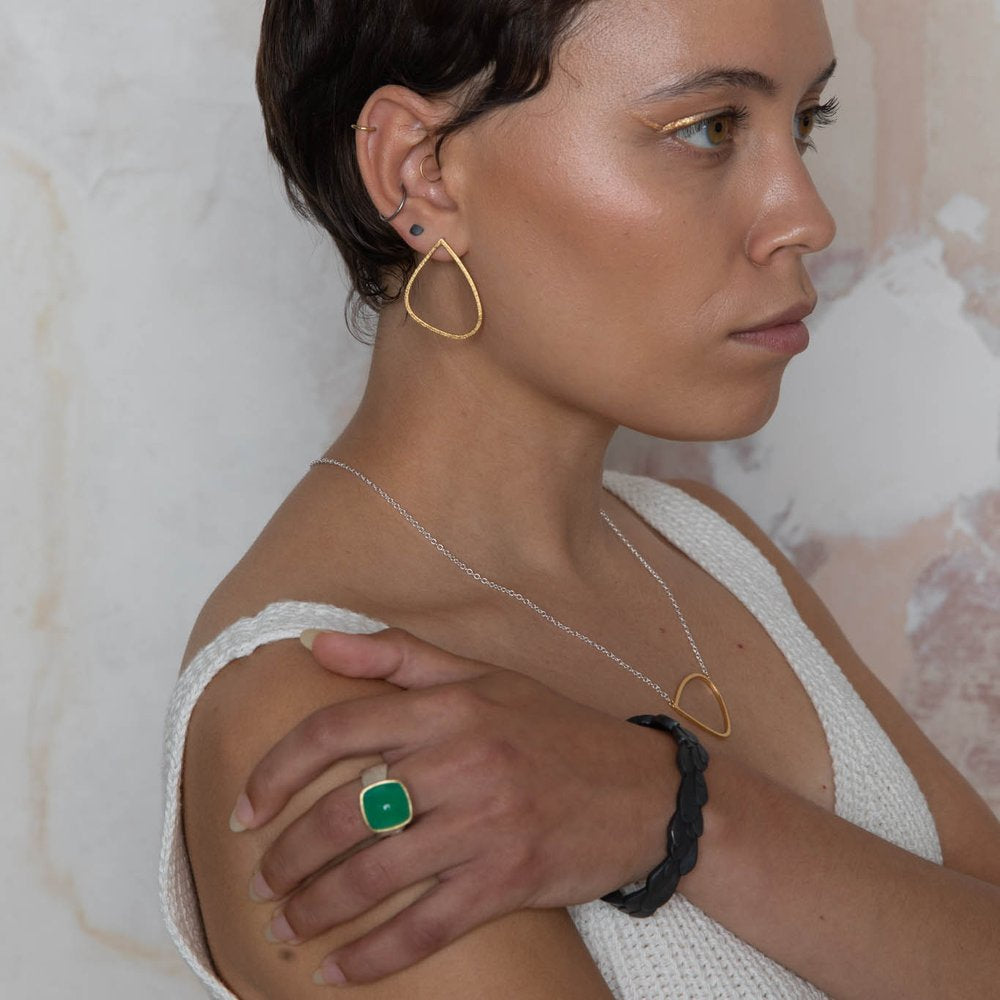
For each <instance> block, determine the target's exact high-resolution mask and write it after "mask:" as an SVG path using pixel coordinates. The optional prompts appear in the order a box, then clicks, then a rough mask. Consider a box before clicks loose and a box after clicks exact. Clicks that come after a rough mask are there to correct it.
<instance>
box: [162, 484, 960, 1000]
mask: <svg viewBox="0 0 1000 1000" xmlns="http://www.w3.org/2000/svg"><path fill="white" fill-rule="evenodd" d="M604 481H605V485H606V487H607V488H608V489H609V490H610V491H611V492H612V493H614V494H615V495H617V496H618V497H620V498H621V500H623V501H624V502H625V503H627V504H628V505H629V506H630V507H632V508H633V509H634V510H635V511H636V513H637V514H638V515H639V516H640V517H642V518H643V519H644V520H645V521H646V522H647V523H648V524H649V525H650V526H651V527H652V528H654V529H655V530H657V531H658V532H659V533H660V534H661V535H663V537H664V538H666V539H667V540H668V541H669V542H671V543H672V544H673V545H675V546H676V547H677V548H678V549H680V550H681V551H682V552H684V553H685V554H686V555H687V556H688V557H689V558H691V559H692V560H693V561H694V562H695V563H697V564H698V565H699V566H701V567H702V568H703V569H704V570H705V571H706V572H707V573H709V574H710V575H711V576H712V577H714V578H715V579H716V580H717V581H718V582H719V583H720V584H722V585H723V586H724V587H726V588H727V589H728V590H729V591H730V592H731V593H732V594H733V595H734V596H735V597H736V598H737V599H738V600H740V601H741V602H742V603H743V604H744V605H745V606H746V608H747V610H748V611H749V612H750V613H751V614H752V615H753V616H754V618H756V619H757V621H758V622H759V623H760V624H761V626H762V627H763V628H764V630H765V631H766V632H767V634H768V635H769V636H770V637H771V639H772V640H773V641H774V643H775V645H776V646H777V647H778V649H779V650H780V651H781V652H782V654H783V655H784V656H785V658H786V659H787V661H788V663H789V666H790V667H791V669H792V670H793V671H794V672H795V674H796V676H797V677H798V678H799V680H800V681H801V683H802V685H803V687H804V688H805V691H806V693H807V694H808V696H809V698H810V699H811V700H812V702H813V704H814V706H815V707H816V711H817V714H818V715H819V719H820V722H821V723H822V726H823V729H824V731H825V733H826V738H827V743H828V744H829V749H830V757H831V760H832V763H833V775H834V791H835V811H836V814H837V815H838V816H840V817H842V818H843V819H846V820H848V821H849V822H851V823H854V824H855V825H857V826H859V827H861V828H863V829H865V830H868V831H869V832H871V833H874V834H876V835H877V836H879V837H882V838H883V839H885V840H888V841H890V842H891V843H893V844H896V845H897V846H899V847H902V848H904V849H905V850H907V851H910V852H912V853H913V854H916V855H919V856H920V857H922V858H925V859H926V860H929V861H933V862H935V863H938V864H940V863H941V847H940V843H939V841H938V836H937V830H936V827H935V825H934V820H933V817H932V816H931V813H930V810H929V808H928V806H927V802H926V800H925V799H924V796H923V794H922V792H921V791H920V788H919V786H918V785H917V782H916V780H915V779H914V777H913V775H912V773H911V772H910V770H909V768H908V767H907V766H906V764H905V763H904V762H903V759H902V758H901V757H900V755H899V753H898V752H897V750H896V748H895V747H894V746H893V744H892V742H891V741H890V740H889V738H888V736H887V735H886V734H885V732H884V731H883V730H882V728H881V726H880V725H879V724H878V722H877V721H876V720H875V717H874V716H873V715H872V714H871V712H870V711H869V710H868V708H867V707H866V706H865V704H864V702H863V701H862V700H861V698H860V697H859V696H858V694H857V692H855V690H854V688H853V687H852V686H851V684H850V682H849V681H848V680H847V678H846V677H845V676H844V675H843V673H842V672H841V670H840V668H839V667H838V666H837V664H836V663H835V662H834V661H833V659H832V658H831V657H830V655H829V654H828V653H827V652H826V650H825V649H824V648H823V646H822V644H821V643H820V642H819V640H818V639H817V638H816V636H815V635H813V633H812V632H811V631H810V630H809V628H808V627H807V626H806V624H805V623H804V622H803V621H802V619H801V617H800V616H799V614H798V612H797V611H796V609H795V606H794V605H793V603H792V600H791V598H790V597H789V595H788V592H787V590H786V589H785V586H784V584H783V583H782V581H781V578H780V577H779V575H778V572H777V570H775V568H774V567H773V566H772V565H771V563H769V562H768V561H767V559H766V558H765V557H764V555H763V554H762V553H761V551H760V550H759V549H758V548H757V547H756V546H755V545H754V544H753V543H752V542H750V541H749V539H747V538H746V537H745V536H744V535H742V534H741V533H740V532H739V531H737V530H736V529H735V528H734V527H733V526H732V525H731V524H729V522H728V521H726V520H725V519H724V518H722V517H721V516H719V515H718V514H717V513H715V511H713V510H712V509H711V508H709V507H706V506H705V505H704V504H702V503H700V502H699V501H698V500H695V499H694V498H693V497H691V496H689V495H688V494H687V493H684V492H683V491H682V490H679V489H677V488H675V487H672V486H668V485H665V484H663V483H659V482H656V481H654V480H650V479H646V478H643V477H639V476H629V475H625V474H623V473H614V472H608V473H606V474H605V480H604ZM385 627H386V626H385V625H384V624H383V623H382V622H378V621H375V620H374V619H372V618H368V617H365V616H364V615H359V614H357V613H355V612H352V611H347V610H345V609H343V608H337V607H333V606H332V605H326V604H306V603H300V602H282V603H277V604H271V605H269V606H268V607H266V608H265V609H264V610H263V611H261V612H260V614H258V615H256V616H255V617H253V618H244V619H241V620H240V621H238V622H236V623H235V624H233V625H231V626H230V627H229V628H227V629H226V630H225V631H224V632H223V633H222V634H221V635H219V636H218V637H217V638H216V639H215V640H214V641H213V642H211V643H209V645H207V646H206V647H205V648H204V649H202V650H201V651H200V652H199V653H198V654H197V655H196V656H195V657H194V659H193V660H192V661H191V663H190V664H189V666H188V668H187V669H186V670H185V671H184V673H183V674H182V675H181V677H180V679H179V681H178V683H177V686H176V688H175V690H174V694H173V697H172V699H171V702H170V707H169V710H168V714H167V720H166V744H165V754H164V786H165V817H164V827H163V842H162V849H161V854H160V895H161V902H162V906H163V913H164V919H165V920H166V924H167V928H168V930H169V932H170V935H171V937H172V938H173V940H174V943H175V944H176V946H177V948H178V950H179V951H180V953H181V955H182V956H183V957H184V959H185V961H187V963H188V965H189V966H190V967H191V969H192V970H193V971H194V973H195V975H196V976H197V977H198V978H199V979H200V980H201V982H202V983H203V984H204V986H205V989H206V991H207V992H208V995H209V996H211V997H216V998H220V1000H221V998H225V1000H230V998H234V997H235V994H233V993H232V992H230V990H229V989H228V988H227V987H226V986H225V984H224V983H223V982H222V981H221V980H220V979H219V978H218V977H217V976H216V974H215V972H214V970H213V968H212V961H211V957H210V955H209V952H208V947H207V944H206V941H205V933H204V928H203V925H202V921H201V915H200V912H199V910H198V901H197V896H196V894H195V887H194V879H193V877H192V873H191V866H190V862H189V860H188V855H187V850H186V848H185V844H184V834H183V828H182V825H181V770H182V763H183V757H184V743H185V738H186V735H187V728H188V724H189V721H190V718H191V713H192V711H193V709H194V706H195V704H196V702H197V701H198V698H199V697H200V695H201V693H202V692H203V691H204V690H205V688H206V687H207V686H208V684H209V682H210V681H211V680H212V678H213V677H215V675H216V674H217V673H218V672H219V671H220V670H222V668H223V667H225V666H226V665H227V664H228V663H231V662H232V661H234V660H239V659H240V658H242V657H246V656H249V655H250V654H251V653H253V651H254V650H255V649H257V648H259V647H260V646H263V645H265V644H267V643H269V642H276V641H278V640H281V639H292V638H296V637H298V635H299V634H300V633H301V632H302V631H303V630H305V629H307V628H316V629H336V630H340V631H347V632H359V633H360V632H375V631H378V630H379V629H382V628H385ZM237 669H238V667H237ZM708 778H709V784H711V769H710V770H709V774H708ZM682 885H683V883H682ZM570 915H571V916H572V918H573V921H574V923H575V924H576V927H577V930H578V931H579V932H580V935H581V936H582V938H583V940H584V942H585V944H586V945H587V948H588V949H589V950H590V953H591V955H592V956H593V958H594V961H595V962H596V964H597V966H598V968H599V969H600V971H601V974H602V975H603V976H604V978H605V980H606V981H607V983H608V986H609V987H610V989H611V992H612V993H613V994H614V996H615V997H616V998H618V1000H658V998H668V997H669V998H670V1000H737V998H739V1000H806V998H809V1000H812V998H818V997H823V996H825V994H823V993H822V992H821V991H820V990H818V989H817V988H816V987H815V986H813V985H812V984H810V983H808V982H806V981H805V980H803V979H801V978H800V977H799V976H797V975H795V973H793V972H791V971H789V970H788V969H786V968H784V967H783V966H781V965H779V964H777V963H776V962H774V961H772V960H771V959H770V958H768V957H767V956H766V955H763V954H762V953H761V952H759V951H757V950H756V949H755V948H752V947H751V946H750V945H748V944H746V943H745V942H744V941H742V940H741V939H740V938H738V937H736V936H735V935H734V934H732V933H731V932H730V931H728V930H726V928H724V927H723V926H722V925H721V924H718V923H717V922H716V921H714V920H712V919H711V918H710V917H708V916H707V915H706V914H704V913H703V912H702V911H701V910H699V909H698V908H697V907H696V906H694V905H693V904H691V903H690V902H688V900H686V899H685V898H684V897H683V896H682V895H681V894H679V893H678V894H676V895H675V896H674V897H673V899H671V900H670V902H669V903H668V904H667V905H666V906H664V907H663V908H661V909H660V910H659V911H658V912H657V913H656V914H655V915H654V916H652V917H650V918H647V919H642V920H639V919H634V918H632V917H628V916H626V915H625V914H623V913H621V912H619V911H618V910H616V909H614V908H613V907H611V906H609V905H608V904H606V903H603V902H600V901H595V902H593V903H587V904H585V905H582V906H575V907H571V908H570Z"/></svg>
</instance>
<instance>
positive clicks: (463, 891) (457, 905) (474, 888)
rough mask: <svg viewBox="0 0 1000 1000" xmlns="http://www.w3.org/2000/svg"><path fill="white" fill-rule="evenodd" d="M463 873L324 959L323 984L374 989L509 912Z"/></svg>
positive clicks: (318, 978) (320, 972)
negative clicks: (371, 985) (375, 984)
mask: <svg viewBox="0 0 1000 1000" xmlns="http://www.w3.org/2000/svg"><path fill="white" fill-rule="evenodd" d="M508 909H509V908H502V907H500V906H498V905H497V901H496V900H494V899H491V897H490V894H489V893H484V892H483V891H482V887H481V886H480V885H479V884H478V882H477V880H476V879H475V878H473V877H471V875H469V874H466V873H463V874H460V875H456V876H454V877H453V878H450V879H448V880H447V881H445V882H442V883H441V884H440V885H438V886H436V887H435V888H433V889H431V890H429V891H428V892H427V893H425V894H424V895H423V896H421V897H420V899H418V900H417V901H416V902H415V903H413V904H411V905H410V906H408V907H406V909H404V910H402V911H401V912H400V913H399V914H398V915H397V916H395V917H393V918H392V920H390V921H388V922H387V923H385V924H382V925H381V926H380V927H378V928H376V929H375V930H374V931H371V932H370V933H369V934H366V935H365V936H364V937H362V938H359V939H358V940H357V941H353V942H352V943H351V944H349V945H345V946H344V947H343V948H338V949H337V950H336V951H334V952H332V953H331V954H330V955H328V956H327V958H326V959H324V961H323V964H322V965H321V966H320V968H319V970H318V971H317V973H316V982H317V983H328V984H331V985H343V984H344V983H369V982H375V981H376V980H378V979H384V978H385V977H386V976H390V975H392V974H393V973H394V972H400V971H401V970H403V969H407V968H409V967H410V966H411V965H414V964H415V963H417V962H419V961H420V960H421V959H424V958H427V956H428V955H433V954H434V953H435V952H437V951H440V950H441V949H442V948H444V947H445V946H446V945H448V944H450V943H451V942H452V941H455V940H456V939H457V938H460V937H461V936H462V935H463V934H467V933H468V932H469V931H471V930H472V929H473V928H475V927H478V926H479V925H480V924H484V923H486V921H487V920H490V919H492V918H493V917H495V916H498V915H499V914H500V913H504V912H507V911H508Z"/></svg>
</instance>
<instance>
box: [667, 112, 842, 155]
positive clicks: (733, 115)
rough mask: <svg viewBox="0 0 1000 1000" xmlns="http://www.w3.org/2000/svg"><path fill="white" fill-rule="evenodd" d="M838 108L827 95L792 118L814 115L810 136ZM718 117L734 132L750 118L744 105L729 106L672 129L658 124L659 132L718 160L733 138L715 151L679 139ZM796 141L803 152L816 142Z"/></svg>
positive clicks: (829, 120) (834, 115) (833, 119)
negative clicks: (827, 98) (818, 102)
mask: <svg viewBox="0 0 1000 1000" xmlns="http://www.w3.org/2000/svg"><path fill="white" fill-rule="evenodd" d="M839 110H840V101H839V99H838V98H836V97H832V98H830V100H828V101H827V102H826V103H825V104H815V105H813V106H812V107H809V108H803V109H802V110H801V111H799V112H797V113H796V116H795V120H796V122H799V121H800V120H801V119H803V118H804V117H806V116H807V115H811V116H812V118H813V127H812V129H811V130H810V135H811V134H812V131H813V130H815V129H817V128H825V127H826V126H828V125H832V124H834V122H836V120H837V113H838V111H839ZM719 119H724V120H727V121H728V122H729V123H730V125H731V126H732V129H733V132H734V133H735V132H738V131H739V130H740V129H742V128H744V127H745V126H746V124H747V122H748V121H749V120H750V110H749V108H747V107H745V106H731V107H728V108H725V109H724V110H722V111H717V112H715V114H710V115H706V116H705V117H704V118H700V119H698V120H697V121H694V122H691V123H690V124H688V125H685V126H683V127H682V128H679V129H671V130H669V131H668V129H669V126H666V127H664V126H660V129H659V130H660V131H661V132H663V133H664V135H665V137H666V138H667V139H669V140H671V141H673V142H680V143H681V144H682V145H684V146H686V147H687V148H688V149H689V150H691V151H692V152H693V153H694V154H695V155H696V156H711V157H713V158H715V159H721V158H722V157H724V156H726V155H728V153H729V147H730V145H731V143H732V137H731V136H730V138H728V139H727V140H726V141H725V142H723V143H720V145H719V147H718V148H717V149H714V150H707V149H704V148H701V149H698V148H697V147H694V146H693V145H691V144H690V143H687V142H685V140H684V139H682V138H680V136H681V135H683V134H684V133H685V132H689V133H690V134H692V135H694V134H696V132H697V130H699V129H701V128H703V127H704V126H705V124H706V123H708V122H713V121H717V120H719ZM796 141H797V142H798V143H799V145H800V146H801V147H802V148H803V151H805V150H807V149H813V150H814V149H815V148H816V144H815V143H814V142H813V141H812V139H811V138H809V137H808V136H807V137H806V138H805V139H800V138H798V137H796Z"/></svg>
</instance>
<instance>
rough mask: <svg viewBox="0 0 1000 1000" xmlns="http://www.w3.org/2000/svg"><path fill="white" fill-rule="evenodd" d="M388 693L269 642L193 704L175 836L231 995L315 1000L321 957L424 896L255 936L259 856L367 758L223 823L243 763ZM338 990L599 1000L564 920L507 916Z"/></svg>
mask: <svg viewBox="0 0 1000 1000" xmlns="http://www.w3.org/2000/svg"><path fill="white" fill-rule="evenodd" d="M388 689H389V686H388V685H385V684H382V683H381V682H371V681H354V680H348V679H346V678H341V677H336V676H334V675H332V674H330V673H328V672H327V671H325V670H323V669H322V668H320V667H319V666H318V665H317V664H316V663H315V662H314V661H313V660H312V658H311V657H310V656H309V654H308V653H307V652H306V650H304V649H303V648H302V646H301V645H300V644H299V643H298V642H280V643H274V644H272V645H270V646H266V647H263V648H262V649H260V650H258V651H257V652H256V653H254V654H253V655H252V656H250V657H248V658H247V659H245V660H240V661H237V662H236V663H234V664H231V665H230V666H228V667H227V668H225V669H224V670H223V671H222V672H221V673H220V674H219V675H218V676H217V677H216V678H215V679H214V680H213V681H212V683H211V684H210V685H209V687H208V688H207V689H206V691H205V693H204V694H203V696H202V698H201V700H200V701H199V703H198V705H197V706H196V709H195V712H194V715H193V717H192V720H191V726H190V729H189V733H188V742H187V746H186V751H185V760H184V783H183V788H184V803H183V807H184V829H185V836H186V840H187V847H188V851H189V854H190V857H191V864H192V868H193V870H194V875H195V882H196V885H197V889H198V898H199V903H200V906H201V911H202V916H203V919H204V923H205V928H206V933H207V937H208V942H209V946H210V949H211V952H212V956H213V960H214V962H215V965H216V968H217V970H218V972H219V974H220V975H221V977H222V978H223V979H224V980H225V981H226V982H227V984H228V985H229V987H230V989H231V990H232V991H233V992H234V993H236V994H237V995H239V996H240V997H243V998H247V1000H249V998H267V1000H284V998H289V1000H291V998H293V997H294V998H300V997H302V996H311V995H314V993H315V991H316V989H317V987H316V986H315V985H314V984H313V982H312V975H313V973H314V971H315V970H316V969H317V968H318V967H319V965H320V962H321V961H322V959H323V958H324V957H325V956H326V955H327V954H328V953H329V952H330V951H331V950H332V949H334V948H336V947H338V946H339V945H342V944H344V943H345V942H347V941H350V940H354V939H355V938H357V937H359V936H360V935H361V934H362V933H364V931H365V930H366V929H367V928H369V927H372V926H375V925H376V924H378V923H380V922H382V921H384V920H385V919H387V918H388V917H389V916H391V915H393V914H394V913H396V912H398V911H399V910H401V909H402V908H403V907H405V906H406V905H407V904H408V903H409V902H411V901H413V900H414V899H415V898H417V896H419V895H420V894H421V893H422V892H423V891H425V889H426V886H417V887H413V888H411V889H410V890H408V891H407V892H405V893H401V894H399V895H398V896H396V897H394V898H393V899H391V900H388V901H386V902H385V903H384V904H382V905H381V906H379V907H378V908H376V910H374V911H372V912H371V913H369V914H367V915H366V916H365V917H363V918H360V919H359V920H357V921H354V922H352V923H350V924H346V925H343V926H340V927H337V928H334V929H333V930H331V931H330V932H328V933H327V934H325V935H323V936H322V937H320V938H318V939H316V940H314V941H310V942H306V943H305V944H302V945H299V946H297V947H288V946H276V945H272V944H270V943H268V942H267V941H266V940H265V938H264V935H263V932H264V928H265V926H266V925H267V923H268V921H269V920H270V917H271V914H272V913H273V910H274V905H273V904H270V905H269V904H258V903H254V902H252V901H251V900H250V898H249V895H248V884H249V881H250V878H251V876H252V874H253V872H254V870H255V868H256V865H257V864H258V862H259V859H260V857H261V855H262V854H263V852H264V850H265V848H266V847H267V845H268V844H269V843H270V842H271V841H273V840H274V839H275V837H276V836H277V835H278V834H279V833H280V832H281V831H282V830H283V829H284V828H285V827H287V825H288V824H289V823H290V822H291V821H292V820H293V819H295V818H296V817H298V816H299V815H301V814H302V813H303V812H305V811H306V809H308V807H309V806H310V805H311V804H312V803H313V802H315V801H316V800H317V799H318V798H319V797H320V796H321V795H323V794H324V793H325V792H327V791H329V790H330V789H331V788H333V787H336V786H338V785H340V784H342V783H344V782H345V781H350V780H353V779H356V778H357V776H358V774H359V773H360V771H361V770H362V769H363V768H364V767H365V766H367V765H368V764H370V763H372V761H370V760H354V761H345V762H341V763H339V764H338V765H336V766H335V767H333V768H331V769H330V770H329V771H328V772H327V773H326V774H324V775H323V776H322V777H321V778H320V779H317V781H315V782H313V784H311V785H310V786H309V787H308V788H306V789H305V790H304V791H303V792H301V793H299V794H298V795H297V796H296V797H295V798H293V799H292V800H291V802H290V803H289V804H288V806H287V807H286V808H285V809H284V810H283V811H282V813H280V814H279V816H278V817H277V818H276V819H274V820H273V821H272V822H271V823H269V824H267V825H266V826H264V827H262V828H261V829H259V830H256V831H252V832H248V833H242V834H238V835H237V834H233V833H232V832H231V831H230V830H229V825H228V821H229V814H230V811H231V810H232V807H233V804H234V802H235V800H236V796H237V795H238V794H239V792H240V791H241V790H242V788H243V784H244V783H245V781H246V779H247V777H248V776H249V774H250V771H251V770H252V769H253V767H254V765H255V764H256V763H257V761H258V760H260V758H261V757H263V756H264V754H265V753H266V752H267V750H269V749H270V748H271V746H272V745H274V744H275V743H276V742H277V741H278V740H279V739H280V738H281V737H282V736H284V735H285V734H286V733H287V732H288V731H289V730H291V729H292V728H293V727H294V726H295V725H296V724H298V723H299V722H300V721H301V720H302V719H304V718H305V717H306V716H308V715H309V714H311V713H312V712H313V711H315V710H316V709H317V708H320V707H322V706H323V705H326V704H330V703H332V702H334V701H342V700H346V699H350V698H355V697H360V696H368V695H371V694H373V693H378V692H379V690H388ZM405 835H406V834H405V832H404V833H403V834H401V836H405ZM340 989H341V991H343V990H344V989H345V988H344V987H341V988H340ZM346 989H347V993H348V994H349V995H351V996H354V995H357V996H359V997H360V996H363V997H370V998H374V1000H377V998H386V1000H388V998H390V997H391V998H398V997H401V996H405V997H407V998H408V1000H420V998H427V1000H447V998H449V997H454V998H459V997H461V998H467V997H469V996H473V995H474V996H476V997H478V998H482V1000H491V998H495V1000H501V998H503V1000H507V998H510V997H513V996H517V997H519V998H525V1000H531V998H538V1000H542V998H543V997H544V998H546V1000H550V998H566V1000H569V998H571V997H572V998H574V1000H607V998H608V997H609V996H610V993H609V992H608V989H607V986H606V985H605V983H604V981H603V979H601V976H600V974H599V973H598V971H597V969H596V967H595V966H594V964H593V962H592V961H591V959H590V956H589V954H588V952H587V950H586V948H585V947H584V945H583V943H582V941H581V940H580V937H579V935H578V934H577V932H576V929H575V928H574V926H573V924H572V922H571V920H570V918H569V916H568V914H567V913H566V911H565V910H532V911H522V912H519V913H514V914H511V915H509V916H507V917H504V918H502V919H499V920H496V921H494V922H492V923H490V924H488V925H486V926H483V927H481V928H478V929H477V930H475V931H473V932H471V933H470V934H467V935H466V936H465V937H463V938H462V939H460V940H459V941H456V942H454V943H453V944H452V945H450V946H448V947H446V948H444V949H443V950H442V951H440V952H438V953H437V954H436V955H434V956H432V957H430V958H428V959H426V960H425V961H423V962H420V963H419V964H418V965H416V966H414V967H413V968H411V969H408V970H406V971H405V972H402V973H399V974H398V975H395V976H391V977H389V978H387V979H385V980H382V981H381V982H379V983H374V984H371V985H368V986H356V987H348V988H346Z"/></svg>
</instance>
